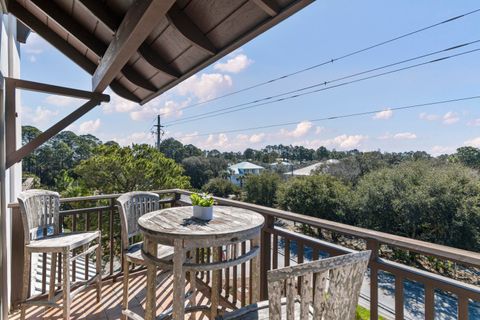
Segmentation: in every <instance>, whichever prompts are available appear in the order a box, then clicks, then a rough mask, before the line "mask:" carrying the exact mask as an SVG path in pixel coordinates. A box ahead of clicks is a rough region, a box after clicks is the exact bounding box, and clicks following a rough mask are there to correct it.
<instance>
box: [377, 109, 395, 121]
mask: <svg viewBox="0 0 480 320" xmlns="http://www.w3.org/2000/svg"><path fill="white" fill-rule="evenodd" d="M392 116H393V111H392V110H390V109H385V110H383V111H380V112H377V113H375V115H374V116H373V119H375V120H388V119H390V118H391V117H392Z"/></svg>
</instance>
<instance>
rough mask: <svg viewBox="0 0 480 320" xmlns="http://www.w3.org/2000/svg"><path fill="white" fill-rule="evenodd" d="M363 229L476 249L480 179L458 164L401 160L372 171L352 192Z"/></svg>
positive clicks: (478, 246) (479, 246) (479, 235)
mask: <svg viewBox="0 0 480 320" xmlns="http://www.w3.org/2000/svg"><path fill="white" fill-rule="evenodd" d="M355 193H356V195H355V199H356V200H355V204H354V209H353V210H354V211H355V212H357V213H358V216H357V223H358V224H359V225H361V226H364V227H366V228H370V229H375V230H381V231H383V232H389V233H394V234H398V235H403V236H406V237H410V238H415V239H420V240H424V241H429V242H434V243H440V244H445V245H450V246H455V247H458V248H463V249H467V250H479V249H480V242H479V240H480V201H479V200H480V177H479V175H478V173H477V172H475V171H474V170H472V169H469V168H466V167H465V166H463V165H460V164H452V163H446V164H445V163H439V162H435V161H431V160H430V161H429V160H421V161H409V162H404V163H402V164H400V165H398V166H395V167H392V168H384V169H380V170H377V171H373V172H371V173H369V174H367V175H366V176H365V177H363V178H362V179H361V180H360V181H359V183H358V185H357V189H356V192H355Z"/></svg>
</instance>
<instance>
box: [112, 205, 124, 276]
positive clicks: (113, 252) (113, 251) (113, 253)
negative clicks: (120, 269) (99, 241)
mask: <svg viewBox="0 0 480 320" xmlns="http://www.w3.org/2000/svg"><path fill="white" fill-rule="evenodd" d="M114 208H115V202H114V199H111V200H110V211H109V213H110V215H109V231H110V234H109V237H110V239H109V240H110V253H109V259H110V261H109V262H110V275H113V259H114V255H115V248H114V241H113V239H114V238H113V210H114ZM122 265H123V263H122Z"/></svg>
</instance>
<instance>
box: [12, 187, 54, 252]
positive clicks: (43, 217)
mask: <svg viewBox="0 0 480 320" xmlns="http://www.w3.org/2000/svg"><path fill="white" fill-rule="evenodd" d="M18 203H19V205H20V212H21V214H22V222H23V230H24V233H25V243H26V244H28V243H30V241H32V240H37V239H40V238H43V237H45V236H47V235H55V234H58V233H60V231H61V226H60V196H59V194H58V193H57V192H53V191H48V190H38V189H32V190H27V191H24V192H22V193H21V194H20V195H19V196H18Z"/></svg>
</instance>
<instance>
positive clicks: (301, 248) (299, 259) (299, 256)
mask: <svg viewBox="0 0 480 320" xmlns="http://www.w3.org/2000/svg"><path fill="white" fill-rule="evenodd" d="M296 243H297V263H298V264H300V263H303V261H304V254H305V252H304V251H305V245H304V244H303V241H299V240H297V241H296ZM302 282H303V277H298V283H297V287H298V294H301V292H302Z"/></svg>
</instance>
